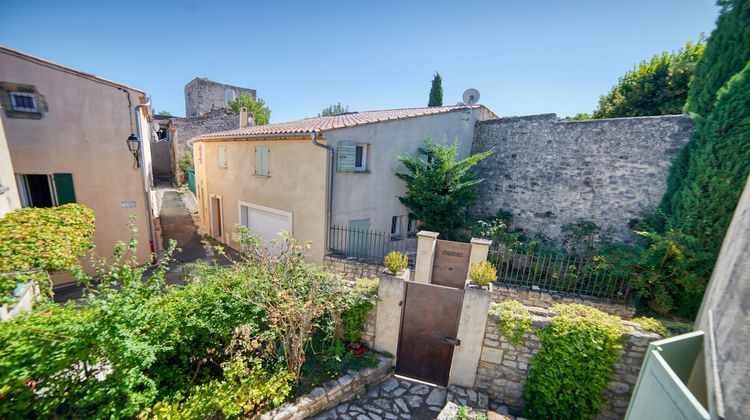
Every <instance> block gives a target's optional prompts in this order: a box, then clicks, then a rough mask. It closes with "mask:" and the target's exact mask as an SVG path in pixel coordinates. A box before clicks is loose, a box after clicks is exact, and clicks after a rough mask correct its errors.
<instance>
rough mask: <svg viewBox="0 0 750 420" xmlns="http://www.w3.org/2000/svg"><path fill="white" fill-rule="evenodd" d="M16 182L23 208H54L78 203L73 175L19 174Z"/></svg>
mask: <svg viewBox="0 0 750 420" xmlns="http://www.w3.org/2000/svg"><path fill="white" fill-rule="evenodd" d="M16 181H17V185H18V192H19V195H20V196H21V205H22V206H23V207H54V206H59V205H62V204H67V203H75V202H76V193H75V188H74V187H73V175H72V174H68V173H59V174H51V175H50V174H41V175H39V174H18V175H16Z"/></svg>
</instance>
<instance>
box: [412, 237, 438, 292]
mask: <svg viewBox="0 0 750 420" xmlns="http://www.w3.org/2000/svg"><path fill="white" fill-rule="evenodd" d="M438 235H439V233H437V232H430V231H428V230H421V231H419V233H417V260H416V261H415V263H414V264H415V267H414V281H415V282H417V283H427V284H430V283H431V282H432V264H433V261H434V257H435V243H437V238H438Z"/></svg>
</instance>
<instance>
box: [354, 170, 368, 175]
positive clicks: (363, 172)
mask: <svg viewBox="0 0 750 420" xmlns="http://www.w3.org/2000/svg"><path fill="white" fill-rule="evenodd" d="M351 173H353V174H369V173H370V170H369V169H364V170H361V171H359V170H357V171H352V172H351Z"/></svg>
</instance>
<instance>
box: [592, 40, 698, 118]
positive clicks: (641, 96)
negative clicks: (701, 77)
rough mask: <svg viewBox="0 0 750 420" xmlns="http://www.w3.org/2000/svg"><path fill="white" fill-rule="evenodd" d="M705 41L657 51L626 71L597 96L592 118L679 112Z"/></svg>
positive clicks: (683, 103) (683, 104)
mask: <svg viewBox="0 0 750 420" xmlns="http://www.w3.org/2000/svg"><path fill="white" fill-rule="evenodd" d="M704 48H705V44H704V43H703V42H702V41H699V42H698V43H697V44H693V43H690V42H688V43H687V44H685V47H684V48H681V49H680V50H678V51H676V52H672V53H671V54H668V53H667V52H663V53H661V54H657V55H655V56H653V57H652V58H651V60H649V61H642V62H641V63H640V64H638V66H637V67H636V68H634V69H633V70H631V71H628V72H627V73H625V75H624V76H623V77H621V78H620V79H619V80H618V82H617V85H615V86H614V87H613V88H612V90H611V91H610V92H609V93H608V94H606V95H603V96H602V97H601V98H600V99H599V107H598V108H597V109H596V110H595V111H594V113H593V114H592V117H593V118H617V117H638V116H643V115H669V114H680V113H682V108H683V107H684V106H685V102H686V101H687V97H688V83H689V81H690V78H691V76H692V74H693V71H694V70H695V66H696V63H697V62H698V59H700V57H701V54H702V53H703V50H704Z"/></svg>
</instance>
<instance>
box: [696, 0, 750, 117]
mask: <svg viewBox="0 0 750 420" xmlns="http://www.w3.org/2000/svg"><path fill="white" fill-rule="evenodd" d="M717 4H718V5H719V6H721V13H720V14H719V18H718V19H717V21H716V29H714V30H713V32H711V37H710V42H709V43H708V45H707V46H706V50H705V52H704V53H703V56H702V57H701V59H700V60H699V61H698V65H697V66H696V68H695V77H693V79H692V80H691V81H690V91H689V93H688V102H687V105H686V106H685V111H686V112H693V113H696V114H698V115H701V116H705V115H708V113H709V112H711V109H712V108H713V105H714V101H715V99H716V93H717V92H718V91H719V89H720V88H721V87H722V86H724V84H726V82H727V81H728V80H729V78H731V77H732V76H733V75H735V74H736V73H738V72H739V71H741V70H742V68H743V67H745V63H747V61H748V60H750V1H748V0H718V2H717Z"/></svg>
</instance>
